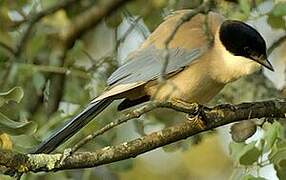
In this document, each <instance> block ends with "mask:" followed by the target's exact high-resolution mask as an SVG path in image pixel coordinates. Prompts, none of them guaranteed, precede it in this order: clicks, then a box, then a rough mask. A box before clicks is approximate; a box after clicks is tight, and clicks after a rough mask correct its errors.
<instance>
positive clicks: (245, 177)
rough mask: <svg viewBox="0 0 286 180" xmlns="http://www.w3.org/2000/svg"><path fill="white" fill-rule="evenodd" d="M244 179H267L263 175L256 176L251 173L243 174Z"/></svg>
mask: <svg viewBox="0 0 286 180" xmlns="http://www.w3.org/2000/svg"><path fill="white" fill-rule="evenodd" d="M242 180H266V179H265V178H263V177H255V176H252V175H250V174H248V175H245V176H243V178H242Z"/></svg>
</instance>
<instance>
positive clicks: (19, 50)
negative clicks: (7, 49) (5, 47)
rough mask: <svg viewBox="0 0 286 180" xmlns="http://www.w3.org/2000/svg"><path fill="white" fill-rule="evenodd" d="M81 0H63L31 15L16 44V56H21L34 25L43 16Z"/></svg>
mask: <svg viewBox="0 0 286 180" xmlns="http://www.w3.org/2000/svg"><path fill="white" fill-rule="evenodd" d="M78 2H79V1H77V0H62V1H60V2H59V3H56V4H55V5H53V6H51V7H49V8H47V9H44V10H42V11H40V12H38V13H36V14H33V15H31V17H28V18H27V23H28V24H27V27H26V28H25V29H24V32H23V33H22V35H21V38H20V40H19V42H18V44H17V46H16V50H15V56H16V57H20V56H21V53H22V50H23V49H25V46H26V42H27V41H28V39H29V36H30V34H31V32H32V29H33V27H34V25H35V24H36V23H37V22H38V21H40V20H41V19H42V18H43V17H46V16H48V15H50V14H53V13H55V12H56V11H58V10H60V9H63V8H66V7H68V6H69V5H71V4H73V3H78Z"/></svg>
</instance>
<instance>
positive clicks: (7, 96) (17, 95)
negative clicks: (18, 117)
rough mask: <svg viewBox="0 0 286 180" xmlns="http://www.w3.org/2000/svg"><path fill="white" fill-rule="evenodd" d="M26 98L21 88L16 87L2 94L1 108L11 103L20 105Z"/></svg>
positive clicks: (0, 98) (0, 95) (0, 99)
mask: <svg viewBox="0 0 286 180" xmlns="http://www.w3.org/2000/svg"><path fill="white" fill-rule="evenodd" d="M23 96H24V92H23V89H22V88H21V87H14V88H12V89H11V90H9V91H7V92H4V93H0V107H1V106H3V105H4V104H5V103H8V102H9V101H14V102H17V103H19V102H20V101H21V100H22V98H23Z"/></svg>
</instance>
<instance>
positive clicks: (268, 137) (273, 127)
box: [264, 121, 283, 151]
mask: <svg viewBox="0 0 286 180" xmlns="http://www.w3.org/2000/svg"><path fill="white" fill-rule="evenodd" d="M264 127H265V134H264V139H265V141H266V145H265V148H266V150H267V151H268V150H269V149H271V148H272V146H273V144H274V143H275V141H276V140H277V139H280V138H282V137H283V126H282V125H281V124H280V123H279V122H278V121H275V122H274V123H273V124H270V123H267V124H265V125H264Z"/></svg>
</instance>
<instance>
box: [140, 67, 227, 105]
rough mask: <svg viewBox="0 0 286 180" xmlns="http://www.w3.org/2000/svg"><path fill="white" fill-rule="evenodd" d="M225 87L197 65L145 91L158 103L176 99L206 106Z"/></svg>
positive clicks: (149, 86)
mask: <svg viewBox="0 0 286 180" xmlns="http://www.w3.org/2000/svg"><path fill="white" fill-rule="evenodd" d="M204 67H206V66H204ZM223 87H224V84H223V83H219V82H216V81H215V80H213V79H212V78H211V77H210V76H209V73H208V70H207V69H203V68H201V67H200V65H197V66H196V65H195V66H191V67H189V68H187V69H185V70H183V71H182V72H180V73H178V74H177V75H175V76H173V77H171V78H170V79H168V80H167V81H166V82H165V83H164V84H153V85H148V84H147V86H146V88H145V89H146V90H145V91H146V92H147V94H148V95H150V96H151V97H152V98H153V99H154V100H157V101H167V100H170V99H173V98H175V99H180V100H183V101H186V102H197V103H200V104H204V103H207V102H208V101H210V100H211V99H212V98H213V97H214V96H215V95H217V94H218V93H219V91H220V90H221V89H222V88H223Z"/></svg>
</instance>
